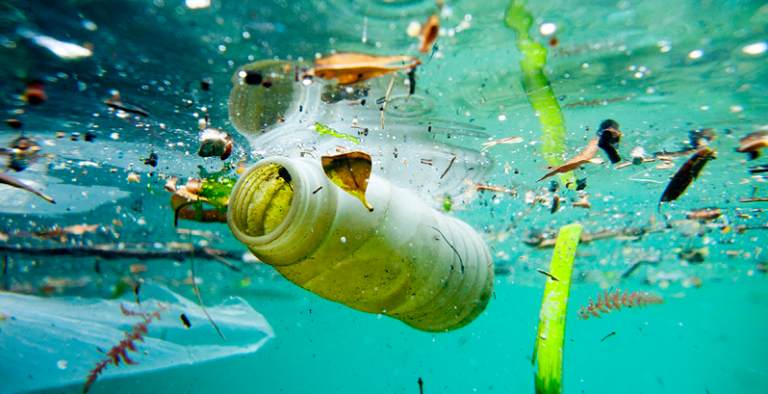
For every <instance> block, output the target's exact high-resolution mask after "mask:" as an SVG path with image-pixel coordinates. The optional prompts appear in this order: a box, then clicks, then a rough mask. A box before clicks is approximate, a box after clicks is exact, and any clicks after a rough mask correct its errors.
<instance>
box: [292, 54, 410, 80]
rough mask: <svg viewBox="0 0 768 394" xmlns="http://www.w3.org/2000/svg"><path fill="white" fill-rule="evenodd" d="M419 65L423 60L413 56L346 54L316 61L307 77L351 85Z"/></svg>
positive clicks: (308, 71)
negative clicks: (334, 80)
mask: <svg viewBox="0 0 768 394" xmlns="http://www.w3.org/2000/svg"><path fill="white" fill-rule="evenodd" d="M419 64H421V60H419V59H418V58H416V57H413V56H375V55H367V54H364V53H353V52H344V53H336V54H333V55H330V56H326V57H323V58H320V59H317V60H315V66H314V67H312V68H310V69H309V70H307V72H306V75H307V76H312V77H320V78H323V79H326V80H331V79H337V80H338V82H339V85H351V84H354V83H357V82H360V81H365V80H368V79H371V78H376V77H380V76H382V75H386V74H389V73H393V72H395V71H398V70H404V69H407V68H413V67H416V66H417V65H419Z"/></svg>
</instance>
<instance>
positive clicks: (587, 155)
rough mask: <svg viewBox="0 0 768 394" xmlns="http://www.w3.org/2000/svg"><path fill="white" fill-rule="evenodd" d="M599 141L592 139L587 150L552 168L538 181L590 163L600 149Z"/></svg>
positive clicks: (596, 138)
mask: <svg viewBox="0 0 768 394" xmlns="http://www.w3.org/2000/svg"><path fill="white" fill-rule="evenodd" d="M599 141H600V137H595V138H593V139H592V141H589V144H587V148H586V149H584V152H581V153H580V154H579V155H578V156H576V157H574V158H573V159H571V160H569V161H568V162H567V163H565V164H562V165H559V166H557V167H555V168H553V169H552V170H551V171H550V172H549V173H547V175H544V176H543V177H541V179H539V181H543V180H544V179H547V178H549V177H551V176H552V175H555V174H559V173H566V172H568V171H573V170H575V169H577V168H579V166H581V165H582V164H586V163H590V162H592V160H593V159H594V157H595V155H596V154H597V151H598V150H599V149H600V148H598V147H597V144H598V142H599ZM537 182H538V181H537Z"/></svg>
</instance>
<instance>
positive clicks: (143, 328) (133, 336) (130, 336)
mask: <svg viewBox="0 0 768 394" xmlns="http://www.w3.org/2000/svg"><path fill="white" fill-rule="evenodd" d="M157 308H158V310H156V311H154V312H152V313H147V312H142V311H141V305H139V311H138V312H134V311H132V310H129V309H126V308H125V307H124V306H123V304H120V311H121V312H122V313H123V316H138V317H141V318H142V320H143V321H141V322H139V323H136V324H134V325H133V326H131V332H128V331H125V339H123V340H121V341H120V343H118V344H117V345H115V346H112V349H109V351H108V352H106V353H104V351H103V350H101V349H99V348H96V350H98V351H99V352H100V353H102V354H104V355H106V356H107V358H105V359H103V360H100V361H99V362H97V363H96V364H95V367H94V368H93V369H92V370H90V371H89V372H88V377H87V378H86V379H85V387H83V393H87V392H88V389H89V388H91V385H92V384H93V382H95V381H96V378H98V377H99V375H101V373H102V372H104V370H105V369H106V368H107V365H108V364H112V365H114V366H115V367H117V366H119V364H120V360H121V359H122V360H123V362H124V363H125V364H126V365H136V364H138V363H137V362H136V361H133V360H131V358H130V357H128V351H129V350H130V351H132V352H136V351H137V350H136V345H135V344H134V343H133V341H139V342H144V335H146V334H147V332H148V330H147V325H149V323H152V320H153V319H157V320H162V319H161V318H160V311H164V310H166V309H168V305H165V306H163V305H162V304H161V303H159V302H158V303H157Z"/></svg>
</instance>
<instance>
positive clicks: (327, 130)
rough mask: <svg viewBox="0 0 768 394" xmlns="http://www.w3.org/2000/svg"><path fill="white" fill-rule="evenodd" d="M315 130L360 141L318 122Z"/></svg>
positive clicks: (323, 133)
mask: <svg viewBox="0 0 768 394" xmlns="http://www.w3.org/2000/svg"><path fill="white" fill-rule="evenodd" d="M315 131H317V132H318V133H320V134H322V135H324V136H325V135H330V136H331V137H336V138H346V139H348V140H350V141H352V142H354V143H355V144H358V145H360V142H358V140H359V138H357V137H354V136H351V135H349V134H344V133H340V132H338V131H336V130H334V129H332V128H330V127H328V126H326V125H323V124H320V123H318V122H315ZM395 157H397V155H395Z"/></svg>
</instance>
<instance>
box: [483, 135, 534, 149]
mask: <svg viewBox="0 0 768 394" xmlns="http://www.w3.org/2000/svg"><path fill="white" fill-rule="evenodd" d="M523 141H524V140H523V139H522V138H520V137H507V138H502V139H500V140H496V141H489V142H483V146H484V148H483V149H481V150H480V152H482V151H484V150H486V149H488V148H490V147H492V146H496V145H501V144H517V143H519V142H523Z"/></svg>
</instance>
